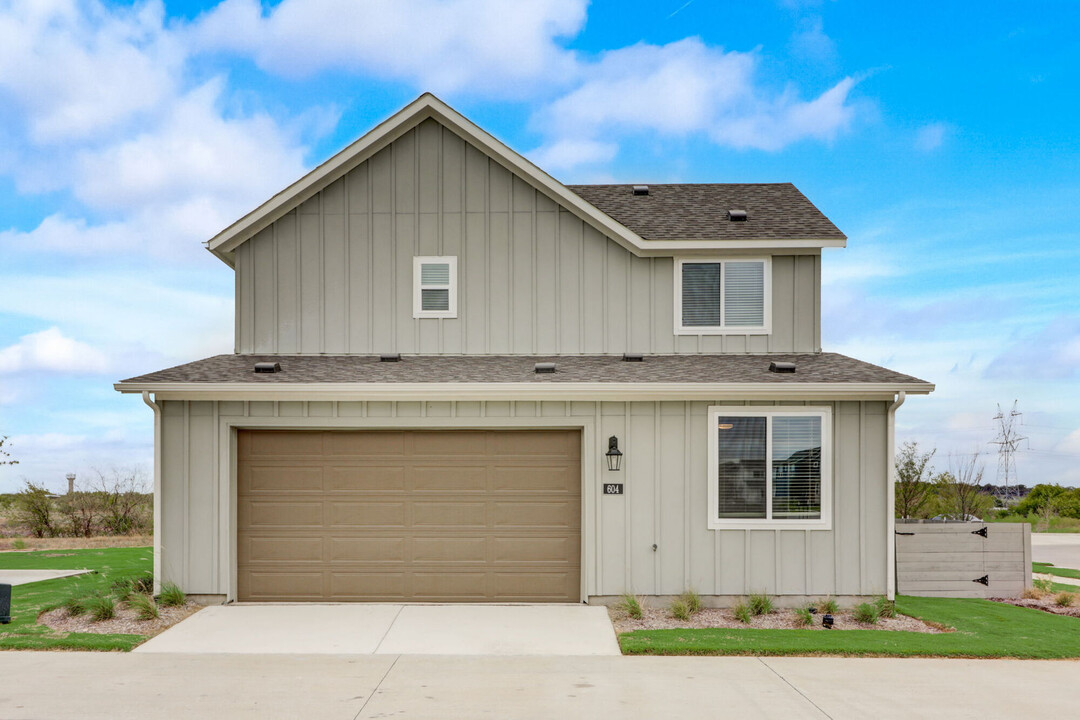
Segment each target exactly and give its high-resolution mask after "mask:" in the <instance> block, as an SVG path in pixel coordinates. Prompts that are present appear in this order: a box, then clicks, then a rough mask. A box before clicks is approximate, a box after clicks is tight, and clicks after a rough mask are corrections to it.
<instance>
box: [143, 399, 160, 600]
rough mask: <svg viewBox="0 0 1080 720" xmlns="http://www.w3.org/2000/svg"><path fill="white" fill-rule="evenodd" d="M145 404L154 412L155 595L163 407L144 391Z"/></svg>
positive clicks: (158, 547)
mask: <svg viewBox="0 0 1080 720" xmlns="http://www.w3.org/2000/svg"><path fill="white" fill-rule="evenodd" d="M142 399H143V402H144V403H146V404H147V406H148V407H149V408H150V409H151V410H153V411H154V595H157V594H158V593H160V592H161V500H162V498H161V406H160V405H158V404H157V402H156V398H155V399H154V400H151V399H150V391H149V390H143V392H142Z"/></svg>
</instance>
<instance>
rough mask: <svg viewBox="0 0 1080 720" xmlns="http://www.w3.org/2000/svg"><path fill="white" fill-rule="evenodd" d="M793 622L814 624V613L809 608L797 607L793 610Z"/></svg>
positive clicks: (803, 624) (807, 624)
mask: <svg viewBox="0 0 1080 720" xmlns="http://www.w3.org/2000/svg"><path fill="white" fill-rule="evenodd" d="M795 624H796V625H802V626H803V627H808V626H810V625H813V624H814V615H813V613H811V612H810V610H809V608H799V609H798V610H796V611H795Z"/></svg>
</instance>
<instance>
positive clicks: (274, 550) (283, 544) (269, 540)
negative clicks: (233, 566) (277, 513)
mask: <svg viewBox="0 0 1080 720" xmlns="http://www.w3.org/2000/svg"><path fill="white" fill-rule="evenodd" d="M324 544H325V541H324V539H323V537H322V536H319V537H289V536H287V537H280V536H278V537H260V536H257V535H256V536H250V537H248V538H247V556H248V558H249V559H250V560H251V562H252V563H260V562H295V561H300V562H313V563H319V562H322V560H323V546H324Z"/></svg>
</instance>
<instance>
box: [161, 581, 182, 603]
mask: <svg viewBox="0 0 1080 720" xmlns="http://www.w3.org/2000/svg"><path fill="white" fill-rule="evenodd" d="M158 602H159V603H160V604H162V605H164V606H165V607H180V606H181V605H183V604H184V603H185V602H187V595H185V594H184V591H183V590H181V589H180V586H179V585H177V584H176V583H173V582H167V583H165V584H164V585H162V586H161V594H160V595H158Z"/></svg>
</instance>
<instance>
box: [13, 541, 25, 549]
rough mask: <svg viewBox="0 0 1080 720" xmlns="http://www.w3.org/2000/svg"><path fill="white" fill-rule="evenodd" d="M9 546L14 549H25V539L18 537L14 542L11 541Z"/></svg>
mask: <svg viewBox="0 0 1080 720" xmlns="http://www.w3.org/2000/svg"><path fill="white" fill-rule="evenodd" d="M11 547H12V548H14V549H15V550H25V549H26V541H25V540H23V539H22V538H19V539H18V540H16V541H15V542H13V543H11Z"/></svg>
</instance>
